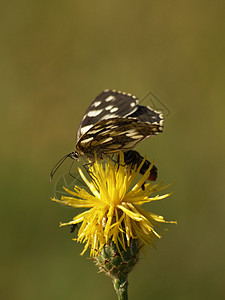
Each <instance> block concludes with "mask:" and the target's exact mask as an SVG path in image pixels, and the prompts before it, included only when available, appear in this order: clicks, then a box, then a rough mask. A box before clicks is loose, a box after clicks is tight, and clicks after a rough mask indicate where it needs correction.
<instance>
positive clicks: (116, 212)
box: [52, 153, 176, 299]
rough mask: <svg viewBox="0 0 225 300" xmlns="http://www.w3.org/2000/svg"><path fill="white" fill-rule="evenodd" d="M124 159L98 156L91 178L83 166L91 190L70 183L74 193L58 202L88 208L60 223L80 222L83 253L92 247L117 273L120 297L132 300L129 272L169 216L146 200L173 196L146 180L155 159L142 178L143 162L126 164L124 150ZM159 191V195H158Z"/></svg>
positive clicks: (104, 268)
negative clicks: (149, 206)
mask: <svg viewBox="0 0 225 300" xmlns="http://www.w3.org/2000/svg"><path fill="white" fill-rule="evenodd" d="M119 160H120V162H119V163H114V162H113V161H112V160H111V159H109V160H108V161H107V162H105V163H101V162H100V161H99V160H98V159H96V160H95V162H94V163H93V164H92V166H91V167H90V168H89V173H90V175H91V180H90V179H87V177H86V176H85V175H84V173H83V172H82V170H81V169H80V168H79V169H78V171H79V173H80V176H81V178H82V179H83V181H84V182H85V184H86V185H87V187H88V189H89V191H90V192H87V191H86V190H85V189H83V188H80V187H78V186H75V187H74V190H73V191H71V190H69V189H68V188H66V187H64V190H65V191H66V192H67V193H68V196H62V197H61V199H56V198H52V200H53V201H55V202H58V203H61V204H64V205H67V206H71V207H76V208H87V210H86V211H84V212H82V213H80V214H78V215H76V216H75V217H74V218H73V220H72V221H70V222H67V223H61V224H60V226H66V225H75V224H79V223H80V227H79V230H78V233H77V237H76V238H75V239H74V240H75V241H76V242H79V243H84V244H85V246H84V249H83V251H82V253H81V255H83V254H84V253H85V252H86V251H87V250H88V249H90V257H92V258H93V260H94V262H95V263H96V265H97V266H98V268H99V270H100V271H101V272H104V273H105V274H106V275H107V276H109V277H111V278H112V281H113V285H114V288H115V290H116V293H117V295H118V299H128V291H127V287H128V275H129V273H130V271H131V270H132V269H133V267H134V266H135V264H136V263H137V261H138V257H139V254H140V250H142V251H144V249H145V248H146V246H152V245H154V243H155V239H156V238H160V237H161V236H160V235H159V233H158V232H157V231H156V228H159V227H161V225H162V223H176V222H175V221H166V220H164V218H163V217H162V216H160V215H157V214H155V213H152V212H149V211H146V210H144V209H143V208H142V205H143V204H145V203H149V202H152V201H158V200H162V199H165V198H167V197H168V196H169V195H170V194H168V193H167V194H164V195H159V194H158V192H159V191H161V190H163V189H165V188H167V187H168V186H167V187H161V186H160V185H159V184H152V183H150V182H148V183H145V182H146V180H147V178H148V177H149V172H150V170H151V168H152V166H153V164H152V165H151V166H150V167H149V169H148V170H147V171H146V172H145V174H144V175H142V176H141V178H139V177H140V175H139V171H140V169H141V167H142V165H143V163H144V160H143V162H142V163H141V164H140V165H139V166H138V167H134V166H132V168H131V167H128V166H126V165H125V164H124V157H123V154H122V153H121V154H120V158H119ZM153 194H154V196H153Z"/></svg>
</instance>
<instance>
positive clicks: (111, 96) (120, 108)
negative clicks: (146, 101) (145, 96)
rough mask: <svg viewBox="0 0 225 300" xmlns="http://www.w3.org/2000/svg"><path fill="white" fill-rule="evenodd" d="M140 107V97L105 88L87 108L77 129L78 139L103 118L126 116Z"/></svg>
mask: <svg viewBox="0 0 225 300" xmlns="http://www.w3.org/2000/svg"><path fill="white" fill-rule="evenodd" d="M137 109H138V99H137V98H136V97H135V96H133V95H131V94H127V93H123V92H120V91H115V90H105V91H103V92H102V93H101V94H99V95H98V96H97V97H96V98H95V100H94V101H93V102H92V103H91V104H90V106H89V107H88V109H87V110H86V112H85V114H84V117H83V119H82V121H81V123H80V126H79V129H78V131H77V140H79V139H80V137H81V136H82V135H83V134H85V132H87V131H88V130H89V129H90V128H91V127H93V126H94V124H96V123H97V122H99V121H101V120H106V119H109V118H115V117H126V116H128V115H130V114H132V113H134V112H135V111H136V110H137Z"/></svg>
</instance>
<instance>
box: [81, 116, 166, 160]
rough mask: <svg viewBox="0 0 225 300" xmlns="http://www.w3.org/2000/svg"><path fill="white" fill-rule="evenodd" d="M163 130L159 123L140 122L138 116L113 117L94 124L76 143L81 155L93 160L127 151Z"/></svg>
mask: <svg viewBox="0 0 225 300" xmlns="http://www.w3.org/2000/svg"><path fill="white" fill-rule="evenodd" d="M159 132H162V127H161V126H160V125H159V124H151V123H148V122H140V121H139V120H137V119H136V118H120V117H118V118H111V119H108V120H102V121H100V122H98V123H96V124H95V125H94V126H92V127H91V128H90V129H89V130H88V131H87V132H86V133H85V134H84V135H82V136H81V138H80V139H79V141H78V142H77V145H76V150H77V152H78V153H79V155H85V156H86V157H87V158H89V159H91V160H93V159H94V153H97V155H98V156H99V157H102V156H103V155H105V154H106V155H110V154H113V153H116V152H119V151H127V150H130V149H132V148H133V147H135V146H136V145H137V144H138V143H140V142H141V141H143V140H144V139H146V138H148V137H150V136H153V135H155V134H157V133H159Z"/></svg>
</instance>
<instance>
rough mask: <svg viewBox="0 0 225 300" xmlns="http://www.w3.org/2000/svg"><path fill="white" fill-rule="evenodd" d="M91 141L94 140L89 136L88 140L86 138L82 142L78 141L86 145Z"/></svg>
mask: <svg viewBox="0 0 225 300" xmlns="http://www.w3.org/2000/svg"><path fill="white" fill-rule="evenodd" d="M93 139H94V137H93V136H91V137H90V138H88V139H86V140H82V141H80V143H81V144H86V143H88V142H90V141H92V140H93Z"/></svg>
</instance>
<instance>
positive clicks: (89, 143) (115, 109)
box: [50, 90, 163, 180]
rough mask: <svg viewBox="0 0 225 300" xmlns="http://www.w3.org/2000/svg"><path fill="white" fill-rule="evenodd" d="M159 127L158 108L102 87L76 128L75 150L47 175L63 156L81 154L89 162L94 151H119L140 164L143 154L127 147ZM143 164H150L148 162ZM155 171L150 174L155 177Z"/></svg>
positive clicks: (105, 153)
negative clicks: (154, 108) (140, 103)
mask: <svg viewBox="0 0 225 300" xmlns="http://www.w3.org/2000/svg"><path fill="white" fill-rule="evenodd" d="M162 129H163V116H162V114H161V113H160V112H157V111H155V110H153V109H151V108H150V107H148V106H143V105H139V103H138V99H137V98H136V97H135V96H132V95H131V94H128V93H122V92H120V91H115V90H105V91H103V92H102V93H101V94H99V95H98V96H97V97H96V98H95V100H94V101H93V102H92V103H91V104H90V106H89V107H88V109H87V110H86V112H85V114H84V116H83V118H82V121H81V123H80V126H79V128H78V131H77V142H76V146H75V150H74V151H72V152H71V153H69V154H67V155H66V156H64V157H63V158H62V159H61V160H60V161H59V162H58V163H57V164H56V165H55V167H54V168H53V169H52V171H51V174H50V177H51V178H52V177H53V175H54V174H55V172H56V171H57V169H58V168H59V166H60V165H61V164H62V163H63V161H64V160H65V159H66V158H67V157H70V158H72V159H75V160H77V159H79V158H80V157H85V158H86V159H88V161H89V162H93V161H94V159H95V155H97V157H98V158H100V159H103V158H105V157H108V156H112V155H114V154H116V153H119V151H123V152H124V157H125V158H124V159H125V163H126V161H127V164H131V163H132V164H133V163H134V162H135V161H136V164H140V163H141V162H142V160H143V157H142V156H141V155H140V154H139V153H138V152H136V151H134V152H133V154H132V151H133V150H131V149H133V148H134V147H135V146H136V145H137V144H138V143H140V142H141V141H143V140H144V139H146V138H149V137H151V136H153V135H156V134H158V133H160V132H162ZM138 154H139V155H138ZM131 158H133V160H132V162H131ZM128 161H129V163H128ZM146 164H147V165H150V162H148V161H147V162H146V163H144V165H145V166H146ZM142 169H143V167H142ZM156 170H157V169H156ZM155 174H156V176H155V177H154V176H152V178H156V177H157V173H156V172H155ZM150 177H151V176H150ZM152 180H154V179H152Z"/></svg>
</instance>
